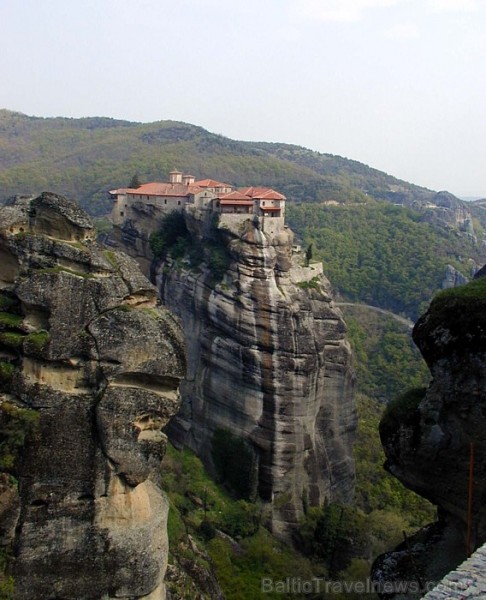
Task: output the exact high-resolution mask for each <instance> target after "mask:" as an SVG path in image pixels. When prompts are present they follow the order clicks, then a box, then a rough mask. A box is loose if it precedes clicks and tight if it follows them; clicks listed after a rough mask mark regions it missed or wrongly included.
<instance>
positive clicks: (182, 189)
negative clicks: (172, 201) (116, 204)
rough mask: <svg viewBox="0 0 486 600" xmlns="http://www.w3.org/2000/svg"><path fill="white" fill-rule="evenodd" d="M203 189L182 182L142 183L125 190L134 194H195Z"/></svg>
mask: <svg viewBox="0 0 486 600" xmlns="http://www.w3.org/2000/svg"><path fill="white" fill-rule="evenodd" d="M202 191H203V189H202V188H201V187H199V186H197V185H195V184H194V185H184V184H182V183H159V182H157V181H154V182H152V183H144V184H143V185H141V186H140V187H138V188H136V189H128V190H126V193H127V194H130V195H136V196H189V195H190V194H197V193H198V192H202Z"/></svg>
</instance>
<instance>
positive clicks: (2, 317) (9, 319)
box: [0, 312, 24, 327]
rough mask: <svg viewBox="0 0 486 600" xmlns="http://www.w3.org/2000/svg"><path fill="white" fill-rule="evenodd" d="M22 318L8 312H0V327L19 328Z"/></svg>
mask: <svg viewBox="0 0 486 600" xmlns="http://www.w3.org/2000/svg"><path fill="white" fill-rule="evenodd" d="M23 320H24V317H22V316H21V315H13V314H11V313H8V312H0V327H1V326H2V325H3V326H5V327H19V325H21V323H22V321H23Z"/></svg>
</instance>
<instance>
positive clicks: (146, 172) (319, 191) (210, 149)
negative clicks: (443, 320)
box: [0, 110, 434, 215]
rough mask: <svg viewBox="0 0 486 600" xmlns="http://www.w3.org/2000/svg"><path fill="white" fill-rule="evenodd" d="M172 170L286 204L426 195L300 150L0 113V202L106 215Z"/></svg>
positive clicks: (197, 132)
mask: <svg viewBox="0 0 486 600" xmlns="http://www.w3.org/2000/svg"><path fill="white" fill-rule="evenodd" d="M173 168H178V169H180V170H183V171H185V172H190V173H192V174H193V175H195V176H196V177H197V178H200V177H208V176H209V177H213V178H216V179H220V180H223V181H227V182H228V183H231V184H233V185H268V186H272V187H277V188H278V189H279V190H281V191H282V192H283V193H284V194H286V195H287V197H288V198H289V199H291V200H293V201H306V202H321V201H330V200H334V201H338V202H347V203H349V202H366V201H369V200H370V199H371V198H376V199H379V200H392V201H393V202H403V201H404V200H405V199H408V200H409V201H412V200H413V201H417V202H419V203H420V202H422V201H424V200H425V199H430V198H433V197H434V193H433V192H431V191H430V190H426V189H424V188H420V187H418V186H414V185H411V184H409V183H406V182H404V181H400V180H398V179H396V178H394V177H391V176H389V175H387V174H386V173H383V172H381V171H378V170H376V169H372V168H370V167H368V166H366V165H364V164H362V163H359V162H357V161H352V160H348V159H345V158H342V157H339V156H333V155H331V154H321V153H318V152H314V151H312V150H307V149H305V148H301V147H299V146H293V145H288V144H268V143H255V142H239V141H235V140H230V139H228V138H225V137H223V136H221V135H216V134H214V133H210V132H208V131H206V130H204V129H203V128H201V127H196V126H194V125H189V124H186V123H178V122H174V121H159V122H156V123H145V124H142V123H131V122H128V121H118V120H115V119H109V118H101V117H94V118H84V119H66V118H46V119H44V118H38V117H29V116H26V115H23V114H20V113H14V112H11V111H6V110H0V200H2V199H5V198H7V197H9V196H11V195H13V194H18V193H40V192H42V191H44V190H49V191H53V192H57V193H60V194H64V195H67V196H69V197H72V198H74V199H77V200H78V201H79V202H80V203H81V205H82V206H83V207H84V208H86V209H87V210H89V211H90V212H91V213H92V214H96V215H100V214H103V213H104V212H106V211H107V210H109V208H110V202H109V200H108V197H107V194H106V192H107V191H108V190H109V189H112V188H114V187H122V186H126V185H128V183H129V181H130V179H131V177H132V176H133V175H134V174H135V173H137V174H138V175H139V177H140V179H141V180H142V181H151V180H159V181H160V180H165V179H166V178H167V175H168V173H169V171H170V170H171V169H173Z"/></svg>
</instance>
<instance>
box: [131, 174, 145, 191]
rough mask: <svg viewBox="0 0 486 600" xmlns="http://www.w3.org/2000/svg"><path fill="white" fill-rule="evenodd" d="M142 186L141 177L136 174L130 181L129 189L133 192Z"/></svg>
mask: <svg viewBox="0 0 486 600" xmlns="http://www.w3.org/2000/svg"><path fill="white" fill-rule="evenodd" d="M141 185H142V182H141V181H140V177H139V176H138V173H135V175H134V176H133V177H132V178H131V179H130V183H129V184H128V187H129V188H130V189H132V190H136V189H137V188H139V187H140V186H141Z"/></svg>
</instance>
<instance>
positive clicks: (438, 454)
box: [380, 277, 486, 576]
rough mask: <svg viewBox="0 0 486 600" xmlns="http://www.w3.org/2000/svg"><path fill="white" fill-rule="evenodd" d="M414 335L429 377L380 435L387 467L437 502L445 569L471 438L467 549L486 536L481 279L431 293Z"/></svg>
mask: <svg viewBox="0 0 486 600" xmlns="http://www.w3.org/2000/svg"><path fill="white" fill-rule="evenodd" d="M413 337H414V341H415V343H416V344H417V346H418V347H419V349H420V351H421V353H422V355H423V356H424V358H425V360H426V362H427V365H428V366H429V369H430V371H431V375H432V382H431V384H430V386H429V388H428V389H427V390H426V392H424V394H422V395H418V396H416V398H415V401H413V402H412V403H411V404H410V405H409V406H406V407H403V406H402V407H400V405H399V404H397V406H396V407H395V408H394V409H393V410H391V411H389V413H388V414H387V415H385V417H384V419H383V421H382V423H381V426H380V434H381V439H382V443H383V446H384V449H385V453H386V457H387V461H386V468H387V469H388V470H389V471H390V472H391V473H392V474H393V475H395V476H396V477H397V478H398V479H400V481H402V483H404V484H405V485H406V486H407V487H409V488H411V489H413V490H414V491H416V492H418V493H419V494H421V495H422V496H424V497H426V498H428V499H429V500H430V501H431V502H433V503H434V504H436V505H437V506H438V507H439V516H440V523H439V524H440V528H441V535H440V536H439V537H440V542H439V543H438V544H436V546H440V548H441V553H442V562H443V565H442V567H443V572H447V570H450V569H451V568H454V567H455V566H456V565H457V564H458V563H459V562H460V561H461V560H462V559H463V558H465V555H466V529H467V527H466V523H467V512H468V479H469V466H470V446H471V444H473V450H474V485H473V495H472V516H473V518H472V531H471V548H470V549H471V550H472V549H474V548H475V547H477V546H478V545H480V544H482V543H484V542H486V278H484V277H483V278H480V279H476V280H474V281H472V282H471V283H469V284H467V285H465V286H462V287H459V288H455V289H451V290H447V291H444V292H441V293H440V294H438V295H437V297H436V298H435V299H434V300H433V301H432V303H431V305H430V308H429V310H428V311H427V313H426V314H425V315H424V316H423V317H422V318H421V319H420V320H419V321H418V322H417V324H416V326H415V329H414V332H413ZM421 396H422V397H421ZM435 529H436V530H437V527H436V528H435ZM438 574H439V576H440V575H441V573H440V572H438ZM442 574H443V573H442Z"/></svg>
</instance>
